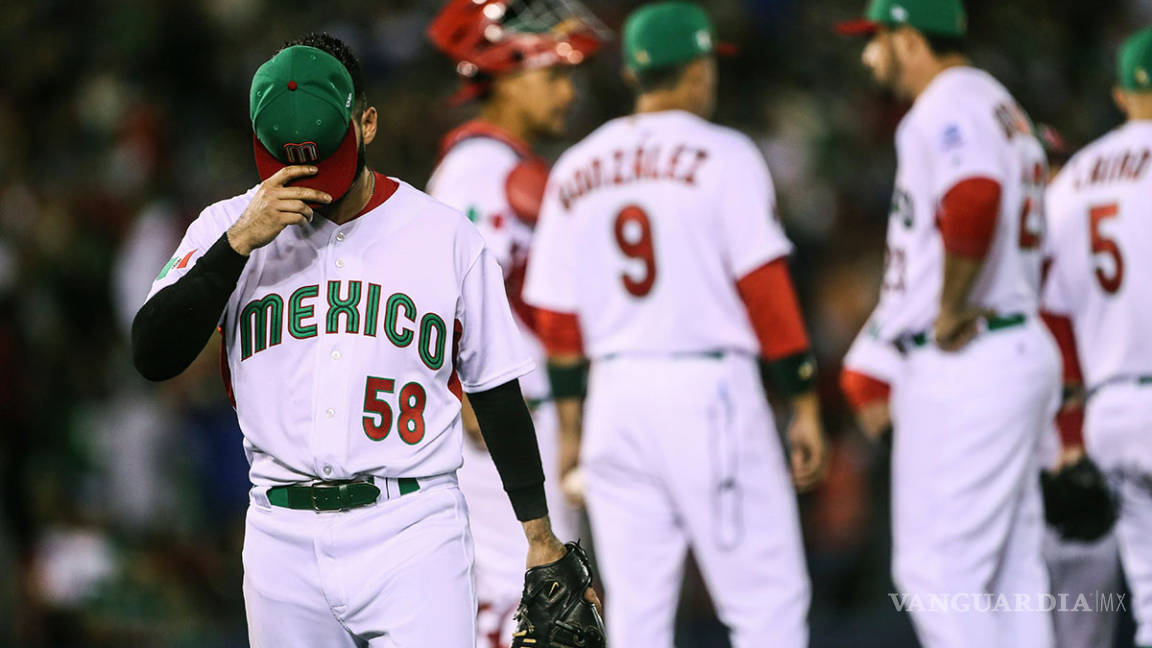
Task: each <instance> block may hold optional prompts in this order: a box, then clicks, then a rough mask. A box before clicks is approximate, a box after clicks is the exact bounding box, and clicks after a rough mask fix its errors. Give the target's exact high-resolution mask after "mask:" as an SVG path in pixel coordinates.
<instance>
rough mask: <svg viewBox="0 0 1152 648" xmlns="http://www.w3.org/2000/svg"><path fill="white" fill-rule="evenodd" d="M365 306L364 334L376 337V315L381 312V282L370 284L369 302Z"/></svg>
mask: <svg viewBox="0 0 1152 648" xmlns="http://www.w3.org/2000/svg"><path fill="white" fill-rule="evenodd" d="M365 308H366V309H367V312H366V313H364V335H371V336H372V337H376V317H377V315H379V313H380V286H379V284H374V283H370V284H368V303H367V304H366V305H365Z"/></svg>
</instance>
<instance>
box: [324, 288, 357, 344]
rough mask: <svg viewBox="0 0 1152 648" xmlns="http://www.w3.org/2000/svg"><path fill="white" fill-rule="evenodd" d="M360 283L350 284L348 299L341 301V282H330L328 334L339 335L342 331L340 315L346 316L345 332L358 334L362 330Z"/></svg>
mask: <svg viewBox="0 0 1152 648" xmlns="http://www.w3.org/2000/svg"><path fill="white" fill-rule="evenodd" d="M359 305H360V282H359V281H349V282H348V298H347V299H340V282H339V281H329V282H328V327H327V328H326V329H325V330H326V331H327V332H328V333H338V332H339V330H340V315H341V314H343V315H345V316H346V318H347V320H348V323H347V325H346V327H345V331H347V332H348V333H356V332H357V331H359V330H360V311H359V310H357V309H356V307H357V306H359Z"/></svg>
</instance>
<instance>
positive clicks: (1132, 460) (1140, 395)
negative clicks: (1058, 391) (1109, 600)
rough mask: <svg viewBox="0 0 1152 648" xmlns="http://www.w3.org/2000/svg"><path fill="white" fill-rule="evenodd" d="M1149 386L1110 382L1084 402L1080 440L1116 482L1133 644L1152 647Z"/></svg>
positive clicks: (1151, 423) (1151, 401) (1151, 405)
mask: <svg viewBox="0 0 1152 648" xmlns="http://www.w3.org/2000/svg"><path fill="white" fill-rule="evenodd" d="M1150 434H1152V386H1148V385H1137V384H1135V383H1119V384H1114V385H1109V386H1107V387H1105V388H1103V389H1101V390H1100V391H1099V392H1097V393H1096V394H1094V395H1093V396H1092V397H1091V398H1090V399H1089V401H1088V409H1087V412H1086V417H1085V421H1084V442H1085V445H1086V449H1087V451H1088V454H1089V456H1091V457H1092V458H1093V459H1094V460H1095V461H1096V462H1097V464H1098V465H1099V466H1100V468H1101V470H1103V471H1104V472H1105V473H1106V474H1108V475H1109V477H1110V478H1111V480H1112V481H1113V482H1114V483H1115V484H1116V486H1117V493H1118V495H1119V498H1120V517H1119V519H1118V520H1117V522H1116V531H1115V533H1116V539H1117V542H1118V543H1119V547H1120V562H1121V565H1122V566H1123V569H1124V576H1125V578H1126V579H1127V581H1128V587H1129V589H1130V590H1131V592H1132V601H1131V603H1132V616H1133V617H1134V618H1135V620H1136V644H1137V645H1138V646H1152V437H1150V436H1149V435H1150Z"/></svg>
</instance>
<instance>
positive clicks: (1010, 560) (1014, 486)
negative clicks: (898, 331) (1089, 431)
mask: <svg viewBox="0 0 1152 648" xmlns="http://www.w3.org/2000/svg"><path fill="white" fill-rule="evenodd" d="M1056 363H1057V356H1056V352H1055V349H1054V346H1053V344H1052V342H1051V339H1050V338H1049V337H1048V336H1047V334H1046V333H1044V332H1043V331H1042V330H1040V329H1039V324H1036V323H1033V322H1030V323H1029V324H1027V325H1025V327H1023V328H1022V329H1017V330H1011V331H1000V332H996V333H989V334H987V335H984V336H981V338H979V339H977V340H976V341H975V342H973V343H972V344H971V345H969V346H968V347H967V348H966V349H964V350H962V351H961V352H959V353H944V352H941V351H939V350H938V349H936V348H934V347H926V348H922V349H916V350H913V351H911V352H910V354H909V356H908V360H907V362H906V368H905V373H904V374H903V375H901V376H900V379H899V380H898V381H896V384H895V385H894V391H893V418H894V424H895V436H894V445H893V468H892V470H893V476H892V479H893V513H892V515H893V576H894V578H895V581H896V584H897V586H898V588H899V589H900V590H901V594H905V595H908V596H909V597H910V598H909V599H908V600H909V601H912V602H919V603H920V605H919V606H914V607H913V608H912V609H911V613H912V617H913V622H914V625H915V627H916V631H917V634H918V636H919V637H920V640H921V643H922V644H923V645H924V646H925V648H950V647H956V648H967V647H969V646H990V647H996V646H1003V647H1004V648H1008V647H1009V646H1023V645H1027V646H1033V647H1037V648H1045V647H1047V646H1051V645H1052V628H1051V618H1050V615H1049V614H1047V613H1045V612H1042V611H1036V612H1013V613H1010V615H1004V614H1000V613H997V612H991V611H989V608H991V607H992V604H994V603H996V602H997V601H999V600H1000V599H997V598H987V599H983V600H981V599H980V598H979V597H980V596H981V595H988V596H989V597H995V596H997V595H1000V594H1004V595H1006V597H1007V601H1008V604H1009V605H1010V606H1013V607H1014V608H1018V609H1019V608H1023V607H1032V608H1033V609H1037V610H1038V609H1040V608H1042V607H1043V602H1042V600H1040V599H1041V596H1042V595H1043V594H1044V593H1046V592H1047V591H1048V581H1047V573H1046V571H1045V568H1044V564H1043V561H1042V558H1041V547H1040V539H1041V528H1040V527H1041V525H1042V519H1041V518H1040V516H1039V514H1038V512H1039V504H1040V503H1039V500H1038V498H1039V492H1038V489H1037V488H1036V487H1035V482H1036V481H1037V479H1038V477H1037V469H1038V467H1037V460H1036V457H1037V443H1038V440H1039V439H1040V435H1041V433H1042V431H1043V430H1044V429H1045V427H1044V426H1045V425H1046V424H1047V417H1049V416H1050V415H1051V414H1052V411H1053V408H1054V404H1055V397H1056V389H1057V381H1058V375H1057V372H1058V368H1057V364H1056ZM1018 596H1021V597H1024V599H1023V600H1022V601H1021V602H1018V598H1017V597H1018ZM964 607H968V608H970V611H963V608H964ZM1006 616H1011V617H1012V618H1010V619H1005V618H1004V617H1006Z"/></svg>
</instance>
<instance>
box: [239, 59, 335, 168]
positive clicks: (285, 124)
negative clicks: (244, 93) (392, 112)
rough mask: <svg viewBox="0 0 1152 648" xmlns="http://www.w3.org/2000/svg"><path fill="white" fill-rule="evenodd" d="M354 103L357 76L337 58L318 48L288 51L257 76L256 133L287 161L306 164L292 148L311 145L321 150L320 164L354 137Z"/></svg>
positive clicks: (253, 98)
mask: <svg viewBox="0 0 1152 648" xmlns="http://www.w3.org/2000/svg"><path fill="white" fill-rule="evenodd" d="M353 101H355V97H354V90H353V86H352V76H351V75H350V74H348V70H347V69H346V68H345V67H344V65H343V64H342V63H340V61H339V60H337V59H336V57H334V56H332V55H331V54H328V53H327V52H324V51H322V50H319V49H316V48H315V47H307V46H305V45H294V46H292V47H287V48H284V49H283V50H281V51H280V52H279V53H277V54H276V56H274V57H272V59H271V60H269V61H268V62H267V63H265V64H264V65H261V66H260V69H258V70H256V75H255V76H254V77H253V78H252V91H251V94H250V96H249V114H250V116H251V118H252V130H253V131H255V133H256V138H257V139H259V140H260V143H261V144H263V145H264V148H266V149H267V150H268V152H269V153H270V154H272V155H273V156H274V157H275V158H276V159H277V160H279V161H281V162H284V163H294V162H300V161H301V160H298V159H291V158H292V156H293V153H291V152H290V149H292V148H293V147H299V146H302V145H308V144H309V143H311V144H315V146H316V151H315V155H314V156H313V157H314V160H324V159H326V158H328V157H329V156H331V155H332V154H333V153H335V152H336V150H337V149H338V148H340V144H341V142H342V141H343V140H344V137H345V135H346V134H347V133H348V124H349V122H350V120H351V119H352V103H353ZM314 160H307V159H305V160H303V161H314Z"/></svg>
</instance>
